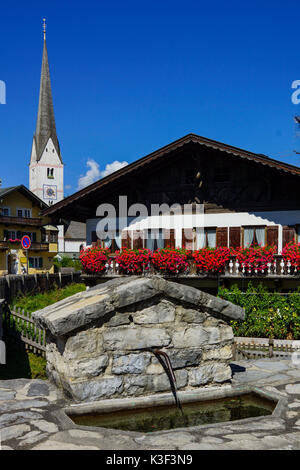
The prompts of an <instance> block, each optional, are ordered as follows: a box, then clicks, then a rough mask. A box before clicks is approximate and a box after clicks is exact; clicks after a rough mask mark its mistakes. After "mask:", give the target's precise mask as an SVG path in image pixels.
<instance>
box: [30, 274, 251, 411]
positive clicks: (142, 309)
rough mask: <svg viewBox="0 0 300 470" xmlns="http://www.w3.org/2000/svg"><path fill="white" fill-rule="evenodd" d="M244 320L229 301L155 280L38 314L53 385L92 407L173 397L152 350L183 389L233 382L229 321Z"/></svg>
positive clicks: (135, 280)
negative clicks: (110, 401)
mask: <svg viewBox="0 0 300 470" xmlns="http://www.w3.org/2000/svg"><path fill="white" fill-rule="evenodd" d="M244 315H245V312H244V310H243V309H242V308H240V307H238V306H236V305H233V304H232V303H230V302H228V301H225V300H222V299H220V298H217V297H214V296H212V295H209V294H207V293H205V292H202V291H199V290H197V289H195V288H193V287H189V286H185V285H182V284H178V283H176V282H171V281H167V280H165V279H163V278H161V277H159V276H149V277H126V278H118V279H113V280H111V281H108V282H106V283H104V284H100V285H97V286H95V287H93V288H91V289H89V290H87V291H85V292H80V293H78V294H75V295H73V296H72V297H68V298H67V299H64V300H62V301H60V302H57V303H55V304H53V305H51V306H49V307H46V308H44V309H42V310H39V311H37V312H34V313H33V315H32V316H33V318H34V320H35V321H36V322H37V323H38V325H39V326H40V327H43V328H44V329H45V330H46V341H47V346H46V358H47V372H48V376H49V379H50V380H52V381H54V382H55V384H56V385H57V386H58V387H60V388H61V389H63V391H64V392H65V393H66V394H67V396H69V397H70V398H71V399H72V400H74V401H76V402H90V401H95V400H103V399H108V398H121V397H137V396H143V395H144V396H145V395H153V394H156V393H161V392H165V391H169V390H170V383H169V380H168V377H167V375H166V374H165V372H164V370H163V368H162V366H161V364H160V363H159V361H158V360H157V358H156V357H155V356H154V355H153V354H152V353H151V349H152V348H157V349H160V350H162V351H164V352H165V353H167V354H168V356H169V358H170V361H171V363H172V367H173V369H174V371H175V377H176V382H177V389H178V390H194V389H196V388H197V387H202V386H205V387H209V386H211V385H214V386H216V385H221V384H223V383H224V382H228V381H230V379H231V369H230V366H229V363H230V361H231V359H232V343H233V333H232V328H231V327H230V326H229V321H230V320H232V319H233V320H242V319H244ZM147 348H149V349H150V350H148V351H147V350H145V349H147Z"/></svg>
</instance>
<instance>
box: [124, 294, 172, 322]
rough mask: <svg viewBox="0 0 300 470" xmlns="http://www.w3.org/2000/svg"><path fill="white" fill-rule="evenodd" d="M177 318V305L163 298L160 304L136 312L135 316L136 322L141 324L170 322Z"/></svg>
mask: <svg viewBox="0 0 300 470" xmlns="http://www.w3.org/2000/svg"><path fill="white" fill-rule="evenodd" d="M174 320H175V306H174V305H173V304H172V303H171V302H168V301H167V300H163V301H161V302H160V303H158V304H154V305H152V306H151V307H147V308H145V309H143V310H140V311H138V312H136V313H135V314H134V316H133V321H134V323H137V324H138V325H139V324H156V323H168V322H173V321H174Z"/></svg>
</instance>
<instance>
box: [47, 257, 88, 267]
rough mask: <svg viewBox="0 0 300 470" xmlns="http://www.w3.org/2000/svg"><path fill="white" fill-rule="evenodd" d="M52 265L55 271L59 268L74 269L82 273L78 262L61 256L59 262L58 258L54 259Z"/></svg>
mask: <svg viewBox="0 0 300 470" xmlns="http://www.w3.org/2000/svg"><path fill="white" fill-rule="evenodd" d="M53 264H54V266H55V268H56V271H59V268H74V269H75V271H82V265H81V262H80V260H79V259H73V258H70V257H69V256H63V257H62V258H61V259H60V260H59V259H58V258H54V259H53Z"/></svg>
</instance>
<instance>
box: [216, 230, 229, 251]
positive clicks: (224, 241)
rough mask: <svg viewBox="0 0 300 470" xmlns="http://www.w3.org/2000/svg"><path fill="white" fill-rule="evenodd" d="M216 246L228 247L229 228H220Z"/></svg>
mask: <svg viewBox="0 0 300 470" xmlns="http://www.w3.org/2000/svg"><path fill="white" fill-rule="evenodd" d="M216 237H217V238H216V244H217V246H225V247H227V246H228V228H227V227H218V228H217V235H216Z"/></svg>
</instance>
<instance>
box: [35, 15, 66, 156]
mask: <svg viewBox="0 0 300 470" xmlns="http://www.w3.org/2000/svg"><path fill="white" fill-rule="evenodd" d="M43 31H44V48H43V60H42V70H41V80H40V95H39V107H38V117H37V122H36V130H35V134H34V139H35V147H36V161H39V160H40V158H41V156H42V154H43V151H44V149H45V146H46V144H47V142H48V140H49V138H51V139H52V142H53V144H54V146H55V149H56V152H57V154H58V156H59V158H60V160H61V161H62V158H61V153H60V148H59V143H58V138H57V135H56V126H55V117H54V108H53V100H52V91H51V81H50V71H49V62H48V53H47V44H46V25H45V20H44V25H43Z"/></svg>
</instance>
